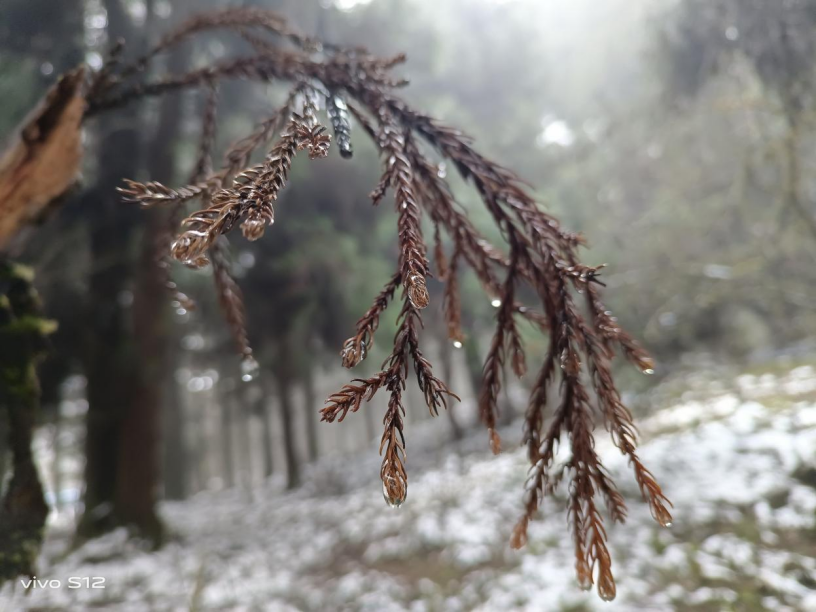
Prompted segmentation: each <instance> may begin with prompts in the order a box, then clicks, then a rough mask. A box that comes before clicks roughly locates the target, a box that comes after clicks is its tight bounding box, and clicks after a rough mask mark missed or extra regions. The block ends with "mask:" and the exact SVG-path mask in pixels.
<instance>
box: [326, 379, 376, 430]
mask: <svg viewBox="0 0 816 612" xmlns="http://www.w3.org/2000/svg"><path fill="white" fill-rule="evenodd" d="M387 377H388V371H382V372H380V373H379V374H377V375H376V376H372V377H371V378H366V379H362V378H355V379H354V380H353V381H352V382H358V383H360V384H359V385H353V384H348V385H346V386H344V387H343V388H342V389H341V390H340V391H338V392H337V393H335V394H334V395H331V396H330V397H329V399H327V400H326V403H327V404H328V406H326V407H324V408H322V409H321V410H320V420H321V421H326V422H328V423H334V421H335V420H336V421H338V422H340V421H342V420H343V419H344V418H346V414H348V412H349V410H351V411H352V412H357V411H358V410H359V409H360V405H361V404H362V403H363V401H366V402H367V401H370V400H371V398H372V397H374V394H375V393H376V392H377V391H378V390H379V389H380V388H382V387H383V386H385V384H386V382H387Z"/></svg>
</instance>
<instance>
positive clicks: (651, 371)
mask: <svg viewBox="0 0 816 612" xmlns="http://www.w3.org/2000/svg"><path fill="white" fill-rule="evenodd" d="M643 373H644V374H646V375H651V374H654V370H653V369H652V368H646V369H645V370H643Z"/></svg>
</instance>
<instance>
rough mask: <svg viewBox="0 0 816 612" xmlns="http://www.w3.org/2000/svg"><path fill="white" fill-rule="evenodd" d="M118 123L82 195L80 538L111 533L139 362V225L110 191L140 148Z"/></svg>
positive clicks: (104, 127)
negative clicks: (124, 427) (87, 221)
mask: <svg viewBox="0 0 816 612" xmlns="http://www.w3.org/2000/svg"><path fill="white" fill-rule="evenodd" d="M118 121H121V124H120V125H117V123H115V122H117V120H116V119H112V118H105V119H104V120H103V121H100V124H101V125H100V132H101V133H102V139H101V142H100V145H99V156H98V160H99V165H100V177H99V182H98V184H97V186H96V189H95V190H94V191H93V192H92V193H91V194H89V195H88V197H86V198H85V202H86V206H87V209H88V214H89V218H91V219H93V226H92V228H91V258H92V266H93V267H92V271H91V278H90V283H89V291H88V312H87V330H88V337H87V346H86V351H85V354H84V356H83V357H84V366H85V374H86V376H87V379H88V387H87V389H88V414H87V416H86V426H87V433H86V438H85V446H86V449H85V450H86V464H85V512H84V514H83V516H82V519H81V520H80V523H79V526H78V528H77V535H78V536H79V537H80V538H88V537H94V536H95V535H98V534H100V533H104V532H105V531H108V530H110V529H113V528H114V527H115V526H116V525H117V521H116V519H115V518H114V507H113V506H114V500H115V498H116V478H117V475H118V473H119V466H118V459H119V443H120V432H121V424H122V419H123V417H124V415H125V414H126V413H128V412H129V410H128V408H129V405H130V404H131V403H132V402H133V399H134V397H135V395H134V391H135V387H136V380H135V379H136V376H137V372H138V367H139V364H138V361H137V359H136V358H135V357H136V356H135V351H134V346H133V338H132V335H131V333H130V330H129V329H128V327H129V326H128V314H129V312H128V311H127V310H126V309H125V307H123V305H122V301H123V299H125V300H126V299H128V297H129V296H131V295H132V293H131V291H130V286H129V284H130V283H129V279H130V278H131V274H132V265H131V262H130V253H129V246H130V245H129V243H130V241H131V240H132V234H131V229H132V228H135V227H136V226H137V224H138V223H139V219H138V217H134V215H133V214H132V212H131V211H129V210H128V209H127V207H123V206H122V205H121V203H120V202H119V201H118V200H117V197H116V192H115V187H116V185H117V184H118V183H119V181H120V179H121V177H123V176H134V174H135V173H136V169H137V168H136V163H135V160H134V158H133V157H132V156H130V155H123V154H122V152H123V151H132V152H136V151H138V150H139V135H138V124H137V121H138V117H137V116H136V115H135V114H134V113H132V112H125V113H124V116H121V115H120V116H119V118H118Z"/></svg>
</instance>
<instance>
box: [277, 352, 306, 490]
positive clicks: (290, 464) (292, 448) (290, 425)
mask: <svg viewBox="0 0 816 612" xmlns="http://www.w3.org/2000/svg"><path fill="white" fill-rule="evenodd" d="M289 346H290V340H289V339H288V338H287V337H285V336H284V337H283V338H281V339H280V341H279V343H278V355H277V359H276V360H275V361H276V363H275V382H276V383H277V387H278V399H279V404H278V405H279V406H280V415H281V428H282V429H283V432H282V433H283V450H284V454H285V455H286V488H287V489H294V488H296V487H298V486H299V485H300V465H299V463H298V457H297V449H296V443H295V429H294V406H293V402H292V371H291V370H292V368H291V367H290V366H291V351H290V350H289Z"/></svg>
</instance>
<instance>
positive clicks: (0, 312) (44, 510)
mask: <svg viewBox="0 0 816 612" xmlns="http://www.w3.org/2000/svg"><path fill="white" fill-rule="evenodd" d="M0 289H1V291H0V295H2V298H3V299H2V300H0V410H2V414H3V416H4V417H6V419H7V426H8V434H9V446H10V447H11V457H12V465H11V468H12V473H11V480H10V481H9V483H8V487H7V488H6V491H5V495H4V496H3V502H2V507H0V585H2V583H3V582H5V581H6V580H10V579H12V578H14V577H16V576H18V575H29V576H31V575H33V574H34V573H35V570H34V563H35V561H36V559H37V554H38V553H39V549H40V544H41V543H42V536H43V528H44V526H45V520H46V518H47V516H48V506H47V505H46V503H45V496H44V494H43V488H42V483H41V481H40V477H39V474H38V472H37V466H36V464H35V463H34V456H33V453H32V451H31V442H32V439H33V436H34V425H35V422H36V412H37V408H38V405H39V394H40V389H39V383H38V381H37V374H36V364H37V361H38V360H39V357H40V356H41V355H42V354H43V353H44V351H45V348H46V346H47V342H46V337H47V335H48V333H50V330H49V326H50V324H49V322H48V321H45V320H44V319H42V318H41V312H40V307H39V302H38V300H37V297H36V293H35V292H34V289H33V288H32V286H31V279H30V276H29V274H28V273H27V272H26V271H25V270H24V269H23V268H21V267H19V266H16V265H12V264H9V263H8V262H0Z"/></svg>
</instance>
